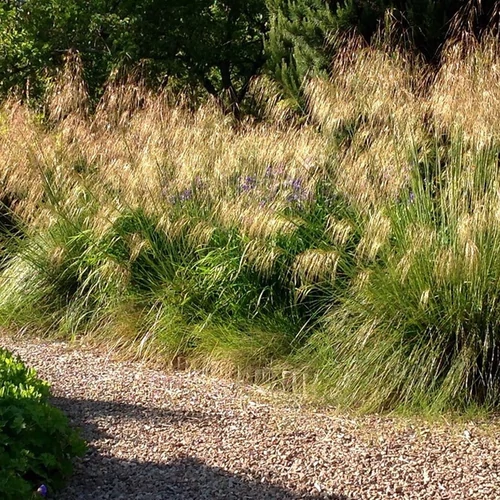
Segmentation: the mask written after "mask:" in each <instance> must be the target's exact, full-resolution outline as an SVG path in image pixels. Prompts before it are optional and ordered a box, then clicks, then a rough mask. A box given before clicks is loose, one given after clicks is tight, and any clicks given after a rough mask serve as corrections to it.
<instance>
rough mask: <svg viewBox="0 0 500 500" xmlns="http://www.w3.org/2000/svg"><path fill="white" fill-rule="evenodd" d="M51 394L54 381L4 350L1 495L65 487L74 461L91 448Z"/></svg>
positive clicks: (0, 362)
mask: <svg viewBox="0 0 500 500" xmlns="http://www.w3.org/2000/svg"><path fill="white" fill-rule="evenodd" d="M48 397H49V386H48V384H47V383H46V382H43V381H42V380H40V379H38V378H37V377H36V373H35V371H34V370H33V369H30V368H26V366H25V365H24V364H23V363H22V361H21V360H20V359H18V358H16V357H14V356H13V355H12V354H10V353H9V352H8V351H6V350H4V349H0V470H1V471H2V474H1V475H0V496H1V497H2V498H5V499H6V500H11V499H12V500H17V499H27V498H31V496H32V494H33V492H34V491H35V490H36V489H37V487H38V486H40V484H45V485H47V486H48V488H49V490H50V489H55V488H58V487H60V486H61V485H62V483H63V482H64V480H65V479H66V478H67V477H68V476H69V475H70V474H71V471H72V465H71V459H72V458H73V457H74V456H76V455H81V454H82V453H83V451H84V449H85V447H84V444H83V441H82V440H81V439H80V438H79V437H78V435H77V434H76V433H75V431H74V430H73V429H71V428H70V426H69V424H68V420H67V418H66V417H65V416H64V414H63V413H62V412H61V411H60V410H58V409H57V408H54V407H53V406H51V405H50V404H49V402H48Z"/></svg>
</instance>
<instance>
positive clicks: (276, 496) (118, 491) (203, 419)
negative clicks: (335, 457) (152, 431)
mask: <svg viewBox="0 0 500 500" xmlns="http://www.w3.org/2000/svg"><path fill="white" fill-rule="evenodd" d="M52 402H53V404H54V405H56V406H58V407H59V408H60V409H61V410H63V411H64V412H65V413H66V414H67V415H68V417H69V418H70V419H71V421H72V423H73V424H74V425H75V426H77V427H79V428H80V429H81V434H82V436H83V437H84V439H86V440H87V442H88V443H89V449H88V452H87V454H86V455H85V457H83V459H80V460H78V461H77V462H76V464H75V472H74V475H73V477H72V478H71V479H70V481H69V484H68V485H67V487H66V488H65V489H64V490H63V491H61V492H60V493H59V494H58V495H56V497H55V498H56V499H57V500H90V499H93V500H118V499H124V500H125V499H131V500H132V499H133V500H223V499H224V500H299V499H305V500H319V499H330V500H347V497H345V496H342V495H332V494H325V493H318V494H304V493H303V494H298V493H296V492H293V491H290V490H287V489H284V488H281V487H279V486H276V485H273V484H270V483H267V482H261V481H258V480H255V479H253V478H252V477H250V476H249V477H245V476H244V475H240V476H237V475H234V474H232V473H230V472H228V471H226V470H224V469H221V468H218V467H211V466H209V465H207V464H205V463H204V462H202V461H201V460H198V459H197V458H196V457H192V456H185V457H181V458H177V459H176V460H173V461H171V462H168V463H155V462H139V461H135V460H122V459H118V458H115V457H109V456H104V455H101V454H100V453H99V451H98V450H97V449H96V448H95V447H94V446H92V442H96V441H98V440H107V439H113V437H114V436H112V435H110V434H108V433H107V432H106V431H103V430H102V429H100V428H99V426H98V425H97V424H96V423H95V422H96V421H99V419H100V418H109V417H111V418H113V417H116V419H120V418H126V419H127V420H130V419H134V420H144V423H146V421H147V424H148V425H155V424H161V425H163V426H164V425H174V426H175V425H178V424H182V423H183V422H187V421H192V420H199V421H200V423H203V425H207V426H210V422H211V421H212V420H213V419H214V418H217V416H213V415H202V414H196V413H191V412H176V411H169V410H163V409H155V408H145V407H141V406H135V405H131V404H125V403H116V402H104V401H89V400H73V399H66V398H52Z"/></svg>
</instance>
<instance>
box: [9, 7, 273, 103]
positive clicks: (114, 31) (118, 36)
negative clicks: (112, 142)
mask: <svg viewBox="0 0 500 500" xmlns="http://www.w3.org/2000/svg"><path fill="white" fill-rule="evenodd" d="M1 12H2V14H1V17H0V23H1V26H2V32H5V33H7V35H4V37H8V41H9V43H8V44H7V45H6V48H5V51H6V52H7V54H5V57H4V58H3V59H2V61H1V62H0V66H1V67H0V74H1V76H0V78H1V80H2V81H4V80H5V86H6V87H8V86H9V85H12V78H7V76H8V73H15V74H16V75H18V76H17V80H16V81H18V82H23V81H26V80H27V79H28V78H30V77H31V78H32V79H33V78H35V77H37V76H38V77H39V76H40V73H41V72H43V71H44V70H45V69H47V68H49V69H50V68H54V67H58V66H59V65H60V64H61V62H62V56H63V54H64V53H65V52H66V51H68V50H74V51H78V52H80V54H81V56H82V60H83V62H84V65H85V69H86V77H87V80H88V83H89V87H90V88H91V89H93V90H94V91H96V92H98V91H99V89H100V87H101V86H102V84H103V83H104V81H105V80H106V78H107V77H108V76H109V75H110V73H111V71H112V70H113V69H116V68H117V67H126V68H130V67H133V66H134V65H137V64H138V63H141V64H143V65H145V66H146V67H147V76H148V77H149V78H150V80H156V81H157V82H161V81H163V82H165V81H166V79H167V78H176V79H178V80H179V81H180V82H183V83H188V84H194V85H200V86H202V87H203V88H205V89H206V90H207V92H209V93H210V94H212V95H214V96H216V97H217V98H218V99H220V100H221V102H222V101H223V102H225V103H227V105H228V106H231V107H235V106H236V107H237V106H238V105H239V103H240V102H241V101H242V99H243V98H244V96H245V94H246V91H247V89H248V84H249V81H250V79H251V78H252V77H253V76H254V75H255V74H257V73H258V72H259V71H260V69H261V67H262V66H263V64H264V55H263V42H264V33H265V31H266V29H267V10H266V8H265V5H264V0H249V1H243V0H191V1H187V2H186V1H184V0H183V1H180V0H173V1H169V2H164V1H163V0H141V1H131V0H124V1H112V0H88V1H86V2H81V1H78V0H26V1H25V2H23V3H15V2H9V3H8V4H6V6H4V7H3V8H2V10H1ZM20 41H21V42H22V43H19V42H20ZM16 47H17V48H16Z"/></svg>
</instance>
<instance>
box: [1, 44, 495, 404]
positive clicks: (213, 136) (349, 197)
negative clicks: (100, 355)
mask: <svg viewBox="0 0 500 500" xmlns="http://www.w3.org/2000/svg"><path fill="white" fill-rule="evenodd" d="M498 67H500V66H499V61H498V47H497V42H496V41H495V40H493V39H488V38H485V39H484V41H483V42H481V43H479V42H477V43H472V42H470V43H469V42H468V44H464V43H462V42H461V44H455V45H452V44H450V46H449V48H448V50H447V52H446V56H445V58H444V63H443V65H442V67H441V69H440V70H439V71H438V72H437V73H436V72H434V73H433V71H432V70H431V69H430V68H428V67H426V66H425V65H424V64H423V63H422V62H421V61H419V60H418V59H416V58H415V57H412V56H410V55H409V54H407V53H404V52H403V51H401V50H397V49H394V48H391V47H378V48H367V47H364V46H362V45H361V44H360V43H353V44H351V45H349V46H348V49H347V50H346V51H345V52H343V53H340V54H339V56H338V58H337V59H336V60H335V62H334V71H333V72H332V74H333V75H334V78H333V79H332V80H331V81H319V80H314V81H310V82H309V83H308V84H307V88H306V95H307V100H308V106H309V110H310V114H309V116H308V119H307V120H306V121H304V123H302V125H301V126H300V127H299V126H298V125H297V123H296V122H295V121H293V120H292V119H291V117H290V116H289V115H286V113H285V114H283V113H281V112H280V110H279V103H275V106H276V107H277V109H276V110H275V112H273V110H272V109H270V108H268V109H267V110H266V113H264V114H263V116H267V117H268V119H264V120H262V121H252V120H250V119H248V120H247V121H244V122H236V121H235V120H234V118H232V117H230V116H228V115H224V114H222V113H221V112H220V110H219V109H218V108H217V107H216V106H215V105H212V104H210V103H207V104H205V105H203V106H201V107H200V108H199V109H197V110H193V109H192V108H191V107H190V106H189V105H188V104H187V103H186V102H184V101H183V99H182V98H181V97H178V96H172V95H169V94H154V93H151V92H150V91H148V90H147V89H146V88H144V87H143V86H142V85H141V84H139V83H137V82H133V81H130V82H128V83H127V84H126V85H119V84H117V83H114V84H110V85H109V86H108V88H107V90H106V92H105V95H104V97H103V99H102V101H101V102H100V103H99V105H98V107H97V109H96V110H95V111H93V112H90V110H89V106H88V103H87V102H86V98H85V85H84V83H83V81H82V80H81V76H82V73H81V71H80V70H79V66H78V64H77V61H76V62H75V61H72V62H71V64H70V66H68V68H69V69H68V70H67V71H66V73H64V74H63V75H62V79H61V83H60V84H58V85H56V86H55V94H54V95H53V96H52V97H51V98H50V99H48V100H47V107H48V112H47V114H46V116H45V118H44V119H43V120H41V119H40V118H39V117H38V116H36V115H34V114H33V113H32V112H31V111H30V110H29V109H27V108H26V107H25V106H23V105H21V104H19V103H16V102H13V101H10V102H6V103H5V104H4V105H3V108H2V111H1V112H0V115H1V121H0V134H1V139H2V140H0V161H2V164H3V166H4V167H3V168H2V170H1V172H0V190H1V192H0V197H1V199H2V200H3V204H4V205H3V209H2V210H3V211H2V212H0V214H7V215H8V221H9V224H8V226H9V228H10V229H8V230H7V229H6V228H4V229H1V231H2V238H1V242H2V245H1V246H0V249H1V252H2V258H1V263H2V269H1V275H0V321H1V323H2V324H3V325H10V326H11V327H21V326H22V327H26V326H30V327H31V328H36V329H37V330H42V331H46V332H50V333H51V334H52V335H64V336H72V337H75V336H80V335H86V336H87V338H88V339H91V340H92V339H93V340H94V341H96V342H107V343H108V344H109V345H113V346H116V347H119V348H121V349H122V350H124V351H127V352H128V353H132V354H133V355H135V356H142V357H146V358H149V359H155V360H157V361H158V360H161V361H162V362H163V363H164V364H166V365H171V366H174V367H185V366H192V367H197V368H203V369H206V370H209V371H212V372H216V373H218V374H222V375H228V376H242V377H245V378H247V379H249V380H252V379H255V380H260V379H264V378H266V379H268V380H272V379H273V377H274V378H275V380H276V378H277V377H282V376H283V375H282V374H283V373H285V372H286V373H292V374H294V376H293V377H295V379H297V380H299V379H300V380H301V381H302V382H301V383H297V384H295V385H294V387H295V386H297V387H299V386H300V387H301V388H303V387H304V384H305V385H306V386H307V387H308V388H309V389H311V390H312V391H313V392H314V393H315V394H320V395H321V396H322V397H323V398H326V399H328V400H329V401H333V402H334V403H335V404H339V405H343V406H345V407H350V408H356V409H363V410H369V411H380V410H393V409H401V410H407V411H431V412H440V411H445V410H449V409H453V410H459V411H470V409H471V408H476V409H477V408H482V409H483V410H484V409H485V408H486V409H492V408H498V405H499V403H500V392H499V388H500V323H499V320H498V318H499V313H500V311H499V310H498V306H497V303H498V300H497V297H498V296H499V293H500V289H499V285H498V283H500V271H499V269H500V268H499V267H498V265H497V262H498V258H499V253H500V231H499V229H498V228H499V227H500V226H499V222H500V221H499V218H500V194H499V193H500V174H499V168H498V167H499V163H498V158H499V152H500V149H499V144H500V138H499V135H498V131H499V130H500V127H499V125H500V124H499V116H500V113H499V112H498V111H499V108H498V103H499V102H500V87H499V85H498V75H497V73H498ZM262 85H263V86H262V87H261V88H260V89H259V84H258V82H256V83H255V84H254V86H253V89H254V91H255V92H265V82H264V83H263V84H262ZM270 117H272V119H270ZM278 117H279V118H278ZM2 220H4V219H2ZM5 220H7V219H5ZM262 373H265V374H266V376H265V377H261V376H260V375H257V374H262ZM293 377H292V378H293ZM295 379H294V380H295ZM292 385H293V384H292ZM478 411H479V410H478Z"/></svg>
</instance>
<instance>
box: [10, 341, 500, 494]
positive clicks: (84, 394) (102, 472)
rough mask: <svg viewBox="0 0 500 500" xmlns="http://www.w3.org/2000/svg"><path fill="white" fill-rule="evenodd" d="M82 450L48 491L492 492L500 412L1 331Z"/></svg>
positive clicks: (498, 476)
mask: <svg viewBox="0 0 500 500" xmlns="http://www.w3.org/2000/svg"><path fill="white" fill-rule="evenodd" d="M0 345H2V346H4V347H7V348H8V349H10V350H12V351H14V352H16V353H18V354H19V355H20V356H21V357H22V358H23V360H24V361H25V362H26V363H27V364H28V365H30V366H33V367H35V368H36V369H37V370H38V373H39V375H40V376H41V377H42V378H44V379H46V380H48V381H49V382H50V383H51V385H52V393H53V395H54V397H53V403H54V404H55V405H56V406H58V407H59V408H61V409H62V410H63V411H64V412H65V413H66V414H67V415H68V416H69V418H70V419H71V421H72V422H73V423H74V425H75V426H78V427H80V428H81V431H82V435H83V437H84V438H85V439H86V440H87V442H88V444H89V450H88V453H87V454H86V456H85V457H83V459H78V460H77V461H76V464H75V474H74V475H73V476H72V478H71V479H70V481H69V484H68V486H67V487H66V488H65V489H64V490H63V491H62V492H60V494H59V495H58V496H57V497H56V498H57V499H59V500H80V499H81V500H87V499H93V500H96V499H97V500H101V499H102V500H105V499H141V500H156V499H158V500H159V499H172V500H189V499H192V500H195V499H196V500H198V499H199V500H201V499H234V500H244V499H254V500H265V499H290V500H294V499H301V498H302V499H322V498H329V499H338V500H340V499H379V498H380V499H392V498H396V499H460V500H464V499H487V500H493V499H500V421H499V420H498V419H490V420H488V421H485V422H478V421H476V422H462V421H461V422H458V423H457V422H453V423H447V422H446V421H444V420H443V421H439V422H436V423H432V424H430V423H425V422H421V421H417V420H415V419H403V418H390V417H380V416H368V417H349V416H346V415H340V414H338V413H336V412H335V411H334V410H332V409H325V408H322V409H319V410H318V409H317V408H314V407H312V406H311V405H306V404H305V403H300V400H299V399H298V398H297V397H296V396H292V395H284V394H279V393H273V392H270V391H266V390H264V389H261V388H257V387H251V386H245V385H243V384H240V383H236V382H233V381H228V380H219V379H215V378H210V377H207V376H205V375H203V374H200V373H196V372H186V371H179V372H164V371H160V370H155V369H151V368H148V367H147V366H145V365H144V364H143V363H140V362H131V361H117V360H115V359H114V356H113V354H111V353H107V352H104V350H103V351H98V350H96V349H95V348H93V349H92V348H89V347H86V346H85V345H82V344H70V343H64V342H48V341H46V340H41V339H33V338H20V337H18V338H14V337H0Z"/></svg>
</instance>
